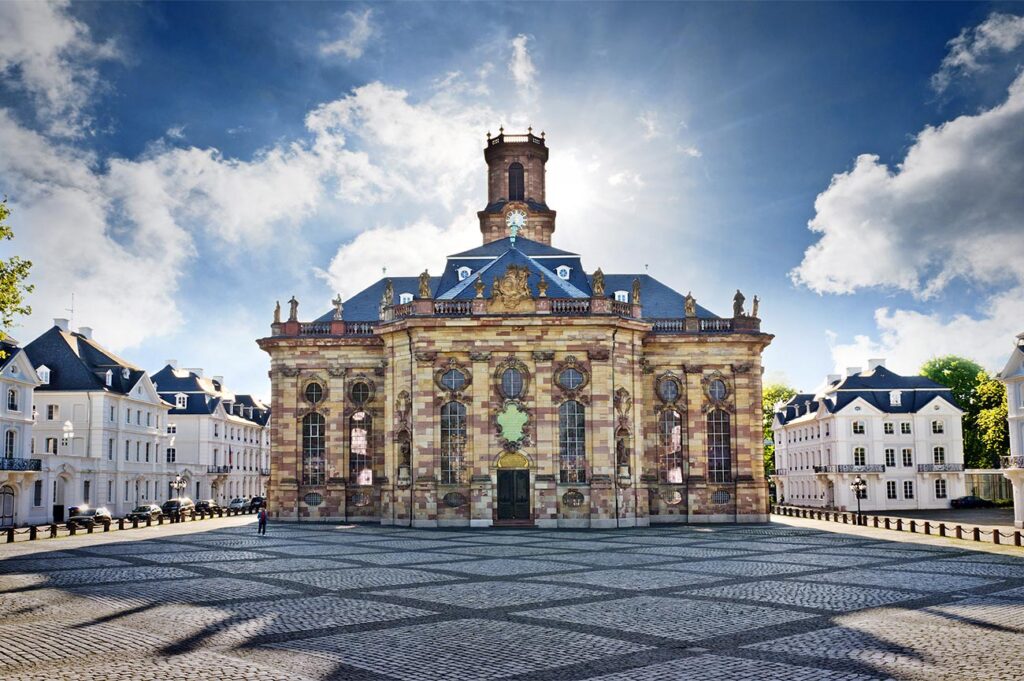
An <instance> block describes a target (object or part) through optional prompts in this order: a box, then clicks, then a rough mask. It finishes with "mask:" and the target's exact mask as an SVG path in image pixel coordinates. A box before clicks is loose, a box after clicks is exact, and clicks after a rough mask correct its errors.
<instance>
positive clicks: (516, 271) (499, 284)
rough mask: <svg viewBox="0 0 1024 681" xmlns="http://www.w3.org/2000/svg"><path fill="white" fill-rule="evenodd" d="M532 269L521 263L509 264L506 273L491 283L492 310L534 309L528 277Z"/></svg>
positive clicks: (517, 310) (526, 310)
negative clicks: (522, 265)
mask: <svg viewBox="0 0 1024 681" xmlns="http://www.w3.org/2000/svg"><path fill="white" fill-rule="evenodd" d="M529 277H530V270H529V269H527V268H526V267H521V266H519V265H509V266H508V268H507V269H506V270H505V273H504V274H502V275H501V276H500V277H498V278H497V279H495V280H494V283H493V284H491V302H490V305H489V306H488V309H489V311H490V312H530V311H532V310H533V307H534V305H533V295H532V294H531V293H530V285H529V283H528V279H529Z"/></svg>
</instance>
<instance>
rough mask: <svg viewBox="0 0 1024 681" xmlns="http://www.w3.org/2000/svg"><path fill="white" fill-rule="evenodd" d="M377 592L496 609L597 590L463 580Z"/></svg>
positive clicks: (586, 594) (583, 595)
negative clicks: (461, 581) (467, 581)
mask: <svg viewBox="0 0 1024 681" xmlns="http://www.w3.org/2000/svg"><path fill="white" fill-rule="evenodd" d="M381 595H386V596H397V597H400V598H412V599H414V600H418V601H427V602H430V603H443V604H445V605H455V606H461V607H466V608H496V607H500V606H505V607H515V606H519V605H525V604H530V603H543V602H544V601H563V600H570V599H576V598H593V597H594V596H598V595H600V593H599V592H595V591H594V590H592V589H578V588H574V587H569V586H555V585H553V584H533V583H530V582H469V583H466V582H463V583H455V584H441V585H437V586H421V587H416V588H414V589H395V590H393V591H386V592H381Z"/></svg>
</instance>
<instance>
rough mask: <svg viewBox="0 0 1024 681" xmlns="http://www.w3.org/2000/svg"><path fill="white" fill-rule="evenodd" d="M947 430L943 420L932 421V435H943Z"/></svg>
mask: <svg viewBox="0 0 1024 681" xmlns="http://www.w3.org/2000/svg"><path fill="white" fill-rule="evenodd" d="M945 432H946V426H945V424H944V423H942V421H938V420H936V421H932V435H942V434H943V433H945Z"/></svg>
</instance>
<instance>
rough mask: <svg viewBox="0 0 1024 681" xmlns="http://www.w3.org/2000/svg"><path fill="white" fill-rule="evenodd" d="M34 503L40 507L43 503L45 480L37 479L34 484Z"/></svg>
mask: <svg viewBox="0 0 1024 681" xmlns="http://www.w3.org/2000/svg"><path fill="white" fill-rule="evenodd" d="M32 505H33V506H35V507H36V508H39V507H40V506H42V505H43V481H42V480H36V481H35V483H33V484H32Z"/></svg>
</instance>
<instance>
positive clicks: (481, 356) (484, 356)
mask: <svg viewBox="0 0 1024 681" xmlns="http://www.w3.org/2000/svg"><path fill="white" fill-rule="evenodd" d="M469 359H470V360H472V361H474V362H487V361H489V360H490V359H491V353H490V352H489V351H479V352H471V353H469Z"/></svg>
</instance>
